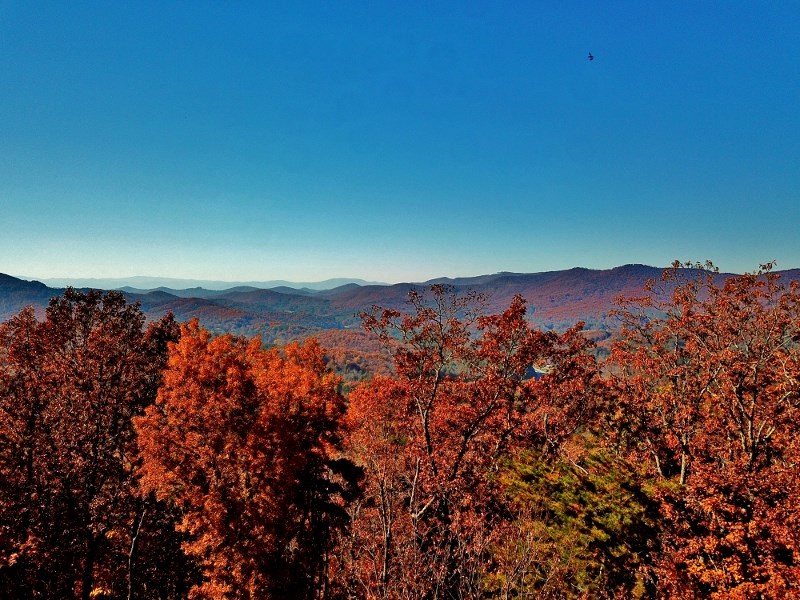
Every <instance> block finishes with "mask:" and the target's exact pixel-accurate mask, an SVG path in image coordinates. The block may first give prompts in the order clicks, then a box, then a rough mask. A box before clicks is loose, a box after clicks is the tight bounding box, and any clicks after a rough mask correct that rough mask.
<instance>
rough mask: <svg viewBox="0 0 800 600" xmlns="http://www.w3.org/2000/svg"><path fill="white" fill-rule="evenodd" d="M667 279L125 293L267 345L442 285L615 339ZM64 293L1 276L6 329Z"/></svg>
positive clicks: (557, 277)
mask: <svg viewBox="0 0 800 600" xmlns="http://www.w3.org/2000/svg"><path fill="white" fill-rule="evenodd" d="M662 272H663V269H662V268H658V267H650V266H647V265H639V264H631V265H623V266H620V267H615V268H613V269H604V270H595V269H586V268H581V267H576V268H573V269H568V270H563V271H548V272H542V273H509V272H500V273H495V274H492V275H480V276H477V277H459V278H437V279H432V280H429V281H426V282H422V283H399V284H394V285H386V284H381V285H376V284H365V285H359V284H357V283H356V282H354V281H353V280H328V283H331V282H339V281H346V282H347V283H345V284H343V285H340V286H338V287H333V288H330V289H319V290H314V289H309V288H304V289H296V288H294V287H288V286H276V287H273V288H272V289H263V288H259V287H256V286H247V285H240V286H233V287H229V288H228V289H224V290H210V289H207V288H204V287H198V286H195V287H192V288H185V289H176V288H173V287H167V286H156V287H155V288H153V289H144V288H139V287H123V288H122V292H123V293H124V294H125V295H126V297H127V298H128V299H129V301H131V302H139V303H140V304H141V306H142V309H143V310H144V312H145V314H146V315H147V316H148V317H149V318H152V319H157V318H160V317H161V316H162V315H163V314H164V313H166V312H168V311H169V312H172V313H173V314H174V315H175V317H176V318H177V319H178V320H180V321H188V320H190V319H193V318H197V319H199V320H200V323H201V324H202V325H203V326H204V327H206V328H208V329H209V330H211V331H212V332H214V333H234V334H239V335H248V336H253V335H260V336H261V337H262V339H263V340H264V341H265V342H267V343H272V342H277V343H281V342H285V341H289V340H293V339H303V338H306V337H308V336H310V335H319V334H320V333H321V332H328V331H330V332H334V331H339V332H341V335H339V334H337V335H338V338H337V339H339V338H341V337H342V335H344V334H347V333H353V334H354V333H355V332H356V331H359V330H360V323H361V319H360V317H359V316H358V315H359V313H360V312H362V311H366V310H370V309H371V307H372V306H381V307H384V308H393V309H398V310H403V309H405V308H406V307H407V300H408V293H409V291H411V290H412V289H415V288H416V289H419V290H422V291H424V290H426V289H427V288H428V287H430V285H432V284H434V283H439V284H447V285H451V286H453V287H454V288H455V289H456V290H457V291H458V292H461V293H463V292H466V291H467V290H473V291H475V292H478V293H480V294H482V295H484V296H485V299H486V300H485V303H486V311H487V312H490V313H497V312H500V311H502V310H504V309H505V308H507V307H508V305H509V304H510V302H511V299H512V297H513V296H514V295H516V294H519V295H521V296H523V297H524V298H525V299H526V300H527V302H528V314H529V318H530V320H531V322H532V323H533V324H534V325H536V326H538V327H541V328H545V329H564V328H566V327H569V326H571V325H573V324H574V323H576V322H577V321H584V322H585V323H586V326H587V328H588V329H595V330H598V332H610V331H613V330H614V329H616V326H617V321H616V318H615V317H611V316H609V311H611V310H612V309H613V308H614V306H615V300H616V299H617V298H618V297H619V296H636V295H641V293H642V291H643V288H644V285H645V283H646V281H647V280H648V279H657V278H659V277H660V275H661V273H662ZM780 273H781V274H782V276H783V277H784V278H785V279H787V280H797V281H800V270H798V269H794V270H788V271H781V272H780ZM730 275H731V274H719V275H718V278H719V279H720V280H723V279H724V278H726V277H728V276H730ZM117 281H121V280H117ZM158 281H162V280H158ZM173 281H175V280H173ZM179 281H183V282H186V281H189V280H179ZM294 285H297V284H294ZM62 292H63V290H62V289H61V288H53V287H47V286H45V285H44V284H43V283H41V282H35V281H24V280H22V279H18V278H15V277H10V276H8V275H0V321H4V320H6V319H8V318H10V317H11V316H13V315H14V314H16V313H18V312H19V311H20V310H21V309H22V308H23V307H24V306H27V305H32V306H34V307H35V308H36V309H37V313H38V314H42V313H43V311H44V308H45V307H46V306H47V303H48V301H49V299H50V298H51V297H52V296H57V295H60V294H61V293H62ZM328 337H331V336H328ZM333 337H336V336H333ZM345 337H346V336H345Z"/></svg>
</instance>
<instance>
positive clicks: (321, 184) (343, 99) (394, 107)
mask: <svg viewBox="0 0 800 600" xmlns="http://www.w3.org/2000/svg"><path fill="white" fill-rule="evenodd" d="M799 30H800V4H798V3H759V4H753V3H749V2H735V1H734V2H726V3H725V4H724V5H717V4H706V3H692V4H688V3H686V4H683V3H677V4H676V3H670V4H664V5H649V4H642V3H630V4H625V3H613V4H598V3H592V2H567V3H559V4H549V5H540V4H537V3H513V2H512V3H503V4H488V3H486V4H482V3H477V4H464V3H455V2H444V3H440V4H436V5H417V4H413V3H405V4H401V5H398V4H393V3H384V2H377V3H370V4H368V5H359V6H345V5H344V4H339V3H335V2H320V1H314V2H300V3H291V4H288V5H287V4H285V3H273V2H266V3H238V4H236V5H228V4H206V3H199V4H191V5H187V4H172V3H161V2H149V1H144V2H140V3H135V4H122V3H110V4H108V3H106V4H104V3H91V2H89V3H77V4H75V3H69V4H59V3H54V4H48V5H35V4H31V3H27V2H18V1H11V2H5V3H3V4H2V6H0V40H2V42H0V44H2V49H3V51H2V52H0V69H2V72H3V77H2V78H0V214H2V216H3V222H4V224H5V227H4V228H3V232H2V235H0V256H2V260H1V261H0V271H2V272H6V273H21V274H28V275H29V276H35V277H37V278H42V279H50V278H55V277H62V278H63V277H77V276H78V275H80V276H81V277H84V278H88V277H92V278H116V277H121V276H127V274H129V273H144V274H147V275H148V276H161V277H173V278H186V279H205V280H230V281H263V280H287V281H320V280H325V279H330V278H336V277H342V276H345V277H356V278H361V279H365V280H374V281H385V282H399V281H425V280H428V279H431V278H435V277H443V276H448V277H458V276H475V275H480V274H486V273H494V272H499V271H511V272H542V271H553V270H562V269H568V268H572V267H575V266H582V267H586V268H593V269H607V268H612V267H614V266H618V265H623V264H629V263H643V264H650V265H668V264H670V263H671V262H672V261H673V260H675V259H679V260H693V261H695V260H698V261H703V260H706V259H710V260H712V261H714V262H715V264H717V266H718V267H719V268H720V269H721V270H723V271H727V272H744V271H752V270H754V269H756V268H757V267H758V265H759V263H763V262H766V261H769V260H777V262H778V268H779V269H785V268H793V267H797V266H800V244H798V243H797V238H796V231H795V229H796V224H797V223H798V222H800V169H798V168H797V165H798V164H800V111H798V110H797V102H798V98H800V65H799V64H798V61H797V60H796V58H795V54H796V48H795V46H796V38H797V31H799ZM589 52H591V53H592V55H593V57H594V60H591V61H590V60H588V54H589Z"/></svg>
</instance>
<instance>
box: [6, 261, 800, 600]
mask: <svg viewBox="0 0 800 600" xmlns="http://www.w3.org/2000/svg"><path fill="white" fill-rule="evenodd" d="M771 267H772V266H771V265H765V266H764V267H762V268H761V269H760V270H759V271H757V272H755V273H751V274H745V275H738V276H725V275H721V274H719V273H717V272H716V271H715V270H714V269H713V267H712V266H711V265H680V264H676V265H674V266H673V268H671V269H668V270H666V271H665V272H664V273H663V275H661V276H660V277H658V278H656V279H654V280H652V281H650V282H649V283H647V284H646V285H644V286H639V287H637V288H635V286H634V282H635V280H636V279H637V278H638V274H641V272H642V269H641V268H638V267H633V268H623V269H620V270H612V271H611V272H602V273H600V272H597V273H589V274H588V276H587V273H584V272H581V271H580V270H573V271H567V272H561V273H555V274H543V275H542V279H541V280H540V281H538V283H537V286H538V287H537V288H536V289H542V288H543V287H545V286H546V285H547V282H548V281H550V282H551V283H552V282H553V281H555V282H556V284H557V286H558V289H561V290H562V294H563V295H562V296H556V295H554V294H555V292H553V291H551V292H549V293H550V294H551V295H552V297H553V298H554V304H557V303H558V298H561V299H562V300H563V298H564V297H566V294H567V293H570V294H576V295H579V296H580V297H581V298H584V299H586V303H588V304H591V306H600V305H602V304H604V303H605V302H606V298H607V296H608V295H609V294H611V293H612V291H615V290H619V289H620V288H621V289H623V290H624V296H625V297H624V298H621V299H620V300H619V302H618V303H617V304H616V305H614V306H615V313H614V315H613V316H611V317H608V318H609V319H611V318H613V319H616V322H617V323H618V324H619V325H618V328H617V331H616V333H615V335H614V337H613V341H611V342H609V344H608V353H607V355H605V354H602V355H601V354H598V352H597V351H596V348H595V341H594V340H595V339H596V336H595V335H587V333H586V324H585V323H583V322H576V323H571V324H570V326H568V327H556V328H551V327H549V326H547V327H541V326H538V325H537V324H536V321H535V319H534V320H532V319H531V317H532V316H535V315H536V313H537V312H539V311H541V310H545V308H539V307H536V306H533V305H534V304H535V303H534V301H532V300H531V299H530V298H527V299H526V297H524V296H523V295H521V294H517V293H516V292H515V293H513V294H511V296H510V297H508V298H507V302H506V303H505V304H504V305H503V306H501V307H498V302H500V301H499V300H498V298H500V297H503V294H504V293H506V292H510V291H512V290H517V289H518V288H519V285H520V283H519V281H520V280H521V279H524V278H525V276H515V275H510V274H504V275H499V276H492V277H491V278H490V281H488V282H483V284H485V285H489V286H490V287H491V289H493V290H495V294H494V295H492V296H487V295H486V294H484V293H482V291H481V287H480V282H474V281H473V282H460V281H439V282H434V283H433V284H431V285H429V286H425V287H419V286H418V287H416V288H415V289H412V288H410V287H408V288H405V289H404V291H405V292H406V295H405V297H404V298H403V299H402V300H400V299H398V298H397V297H396V296H393V295H391V294H390V292H391V289H392V288H390V287H387V288H372V287H369V288H349V289H347V290H340V291H339V292H337V291H335V290H334V291H332V292H328V293H319V294H313V295H311V296H309V298H312V299H313V302H310V303H309V304H307V305H303V306H304V308H303V310H307V311H309V313H313V312H314V311H315V310H318V311H319V318H320V319H321V320H322V321H324V320H325V319H329V318H331V316H330V315H323V313H324V312H325V311H326V310H329V309H328V308H326V309H324V310H323V307H330V306H332V305H335V306H337V307H339V309H343V308H342V307H345V306H347V307H349V310H353V311H358V315H357V316H356V315H354V316H353V317H352V318H353V320H354V321H355V320H356V319H357V320H358V322H359V324H360V325H359V329H358V333H357V332H356V331H357V330H356V329H352V330H350V329H343V328H341V327H340V328H338V329H337V328H333V327H331V328H328V330H327V331H325V332H323V333H322V334H321V335H320V338H321V341H322V344H320V342H319V341H317V340H315V339H307V340H305V341H303V342H302V343H294V342H293V343H287V344H280V345H278V346H274V347H267V346H265V345H264V344H263V343H262V340H260V339H258V338H252V337H248V336H237V335H232V334H231V333H224V334H220V335H216V334H215V333H214V332H212V331H209V329H208V328H207V327H205V326H204V325H203V324H202V323H201V322H200V321H199V320H197V319H194V320H189V321H184V322H181V323H179V322H177V321H176V319H175V317H173V316H172V315H171V314H166V315H165V314H164V312H162V313H161V314H160V315H159V316H158V318H154V316H155V314H157V313H155V312H149V313H146V312H145V311H146V310H147V311H157V310H158V309H160V310H162V311H165V310H166V309H167V308H168V307H173V306H184V307H185V308H186V310H187V311H188V312H189V313H191V312H192V311H195V310H199V307H201V306H202V307H208V306H209V305H207V304H201V299H188V298H182V299H177V300H174V299H170V298H167V296H170V295H169V294H165V293H163V292H158V293H157V294H156V295H151V294H148V295H147V296H153V297H152V298H151V299H150V300H151V304H149V305H147V308H145V305H144V304H142V305H139V304H136V303H131V300H132V299H133V298H134V297H126V296H125V295H123V294H122V293H119V292H107V293H103V292H99V291H87V292H81V291H75V290H72V289H68V290H66V291H65V292H63V294H61V295H60V296H57V297H55V298H52V299H51V300H50V301H49V304H48V306H47V308H46V310H44V311H43V312H40V313H39V314H37V311H36V310H34V309H32V308H28V309H22V310H19V311H18V312H17V313H16V314H14V315H13V316H11V317H10V318H9V319H8V320H6V321H5V322H4V323H3V324H2V325H0V597H2V598H73V597H74V598H82V599H89V598H174V599H178V598H219V599H222V598H237V599H253V600H254V599H263V598H266V599H270V598H275V599H289V598H309V599H311V598H317V599H321V598H330V599H378V598H382V599H389V598H391V599H404V598H419V599H434V598H436V599H439V598H441V599H448V600H450V599H457V598H458V599H461V598H474V599H500V598H503V599H506V598H697V597H710V598H753V599H756V598H785V597H793V596H796V595H798V594H800V567H798V561H800V535H798V532H800V506H798V504H797V502H796V499H797V498H798V497H799V494H800V489H798V486H800V435H798V434H800V431H798V423H800V286H798V284H797V283H796V282H794V281H792V280H791V278H790V277H786V276H782V275H781V274H779V273H773V272H772V268H771ZM581 282H582V283H581ZM12 283H13V282H12ZM469 283H474V284H476V285H475V286H474V288H471V287H469V285H468V284H469ZM456 284H457V285H456ZM15 285H18V284H15ZM30 285H31V286H33V287H32V288H31V289H32V290H34V292H37V290H38V292H37V293H40V292H41V288H40V287H39V286H37V285H36V284H30ZM581 285H583V286H584V287H580V286H581ZM570 286H572V289H573V290H574V291H573V292H567V291H566V290H568V289H570ZM42 287H43V286H42ZM22 288H23V289H27V287H26V286H25V285H23V286H22ZM634 288H635V289H634ZM45 289H47V288H45ZM549 289H550V290H555V289H557V288H555V287H551V288H549ZM242 293H243V294H244V295H239V293H231V295H230V296H231V297H230V298H228V299H227V300H225V302H227V304H222V303H220V304H213V306H216V307H217V308H218V309H219V310H220V311H221V313H220V314H223V313H224V314H226V315H227V314H230V313H228V312H227V311H234V313H235V314H241V315H248V314H250V313H249V311H250V308H248V307H252V306H254V305H257V306H261V307H262V309H263V310H273V311H277V310H278V309H277V306H281V307H282V310H284V311H286V312H290V311H295V310H298V309H299V308H300V306H301V305H300V304H298V302H299V300H297V298H300V297H302V296H300V295H297V296H294V295H290V294H285V296H286V297H285V298H277V296H281V293H280V292H275V291H270V292H266V291H263V290H262V291H253V290H247V291H244V292H242ZM147 296H145V297H147ZM223 296H224V295H223ZM172 298H174V296H173V297H172ZM162 300H163V302H161V301H162ZM218 300H219V297H217V298H215V300H214V301H215V302H217V301H218ZM159 302H161V303H160V304H159ZM539 302H540V306H544V305H546V303H545V302H543V301H542V300H541V299H540V300H539ZM183 303H188V304H183ZM276 303H281V304H276ZM372 304H375V305H376V306H374V307H372ZM581 306H584V307H585V306H587V304H581ZM259 310H261V309H259ZM337 310H338V309H337ZM235 311H240V312H235ZM532 311H533V315H531V312H532ZM182 314H185V313H182ZM290 314H294V313H291V312H290ZM550 314H551V315H552V314H554V313H550ZM225 318H228V317H225ZM241 318H242V319H246V316H241ZM265 318H266V317H265ZM551 318H554V317H551ZM220 319H222V317H220ZM178 320H179V321H183V317H180V319H178ZM595 325H596V324H595ZM242 327H243V328H244V327H245V325H244V324H243V325H242ZM322 329H325V328H322ZM340 335H346V336H353V337H357V338H358V339H357V344H358V345H361V346H363V347H365V348H368V349H369V350H368V352H367V353H365V354H364V355H358V354H357V353H351V354H348V353H347V352H343V351H326V349H325V347H324V346H325V345H326V344H328V343H331V344H333V345H338V344H340V343H341V340H340V339H339V336H340ZM386 357H388V358H389V359H390V361H391V368H378V369H376V370H371V369H372V367H371V365H373V364H375V365H380V364H383V363H382V361H383V359H384V358H386ZM334 365H335V366H337V369H339V370H341V369H342V367H344V369H348V368H350V369H352V370H355V371H358V372H359V373H360V374H361V376H360V379H362V381H356V380H355V379H357V378H351V379H350V380H349V381H348V383H347V384H346V385H345V382H343V380H342V378H341V377H340V376H339V375H337V374H336V373H334V372H333V371H332V370H331V367H332V366H334Z"/></svg>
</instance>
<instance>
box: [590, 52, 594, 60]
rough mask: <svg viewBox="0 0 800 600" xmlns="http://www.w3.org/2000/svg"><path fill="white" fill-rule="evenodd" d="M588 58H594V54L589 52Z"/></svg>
mask: <svg viewBox="0 0 800 600" xmlns="http://www.w3.org/2000/svg"><path fill="white" fill-rule="evenodd" d="M589 60H594V54H592V53H591V52H589Z"/></svg>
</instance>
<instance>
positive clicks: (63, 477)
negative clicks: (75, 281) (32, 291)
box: [0, 289, 177, 599]
mask: <svg viewBox="0 0 800 600" xmlns="http://www.w3.org/2000/svg"><path fill="white" fill-rule="evenodd" d="M176 335H177V328H176V325H175V324H174V322H173V320H172V317H171V316H167V317H165V318H164V319H162V320H161V321H159V322H157V323H153V324H151V325H150V326H149V327H148V328H146V329H145V327H144V316H143V314H142V312H141V310H140V309H139V307H138V305H130V304H127V303H126V302H125V299H124V297H123V296H122V295H121V294H119V293H115V292H109V293H107V294H103V293H101V292H99V291H91V292H87V293H81V292H77V291H75V290H72V289H68V290H67V291H66V292H65V293H64V296H63V297H61V298H54V299H53V300H52V301H51V302H50V306H49V307H48V309H47V312H46V318H45V320H44V321H43V322H38V321H37V320H36V318H35V316H34V313H33V311H32V310H31V309H26V310H24V311H22V312H21V313H20V314H19V315H17V316H16V317H14V318H12V319H11V320H10V321H8V322H7V323H4V324H3V325H2V326H0V582H1V583H0V588H1V589H2V590H3V591H2V592H1V593H4V594H5V596H6V597H13V598H26V597H48V598H68V597H79V598H84V599H86V598H89V597H103V596H109V597H112V596H113V597H126V596H130V595H131V594H132V593H133V592H134V591H135V590H138V589H143V588H142V586H146V585H149V589H150V590H151V592H155V591H156V589H155V588H156V587H157V586H154V584H153V582H152V581H148V580H147V577H146V575H145V571H146V570H147V569H145V568H144V567H145V562H144V561H140V562H139V563H136V561H134V560H133V557H132V553H133V551H134V550H135V544H134V539H135V537H136V535H137V532H138V531H139V530H141V524H140V523H141V514H142V510H143V501H142V500H141V499H140V498H139V497H138V495H137V492H136V485H135V480H134V477H133V468H134V464H135V461H136V446H135V439H134V431H133V425H132V421H131V419H132V417H133V416H134V415H136V414H140V413H141V412H143V410H144V408H145V406H147V405H148V404H151V403H152V402H153V401H154V399H155V395H156V389H157V387H158V385H159V382H160V377H161V368H162V367H163V365H164V362H165V360H166V342H167V341H168V340H173V339H176V337H175V336H176ZM169 535H170V536H171V535H172V534H169ZM156 544H157V545H166V546H168V545H169V544H168V542H167V541H166V540H165V539H163V538H160V539H159V540H158V541H157V543H156ZM170 566H171V563H170V561H167V560H165V561H164V562H163V564H162V565H161V567H162V570H163V571H166V572H169V573H170V575H171V576H172V578H173V579H175V573H174V572H172V571H170V568H169V567H170ZM136 567H142V569H143V570H142V571H141V572H139V573H137V572H135V570H134V569H135V568H136ZM137 576H138V577H137ZM161 591H164V590H163V589H162V590H161ZM162 595H163V594H162ZM173 597H174V595H173Z"/></svg>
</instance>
